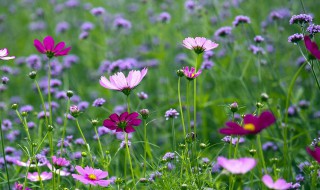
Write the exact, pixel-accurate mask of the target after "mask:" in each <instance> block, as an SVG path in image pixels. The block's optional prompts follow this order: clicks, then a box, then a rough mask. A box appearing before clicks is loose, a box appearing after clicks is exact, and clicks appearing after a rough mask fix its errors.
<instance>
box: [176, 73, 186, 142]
mask: <svg viewBox="0 0 320 190" xmlns="http://www.w3.org/2000/svg"><path fill="white" fill-rule="evenodd" d="M180 86H181V77H179V79H178V99H179V106H180V115H181V123H182V128H183V138H186V135H187V134H186V125H185V123H184V114H183V109H182V102H181V90H180Z"/></svg>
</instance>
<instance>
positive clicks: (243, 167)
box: [217, 156, 257, 174]
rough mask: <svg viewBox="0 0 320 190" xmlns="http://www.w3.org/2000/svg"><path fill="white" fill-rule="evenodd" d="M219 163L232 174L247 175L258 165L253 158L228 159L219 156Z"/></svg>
mask: <svg viewBox="0 0 320 190" xmlns="http://www.w3.org/2000/svg"><path fill="white" fill-rule="evenodd" d="M217 161H218V162H217V163H218V164H219V165H220V166H222V167H223V168H224V169H226V170H228V171H229V172H231V173H232V174H245V173H247V172H248V171H250V170H251V169H252V168H254V167H255V166H256V164H257V162H256V160H255V159H253V158H239V159H227V158H225V157H222V156H219V157H218V159H217Z"/></svg>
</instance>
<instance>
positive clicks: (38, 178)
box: [27, 172, 52, 181]
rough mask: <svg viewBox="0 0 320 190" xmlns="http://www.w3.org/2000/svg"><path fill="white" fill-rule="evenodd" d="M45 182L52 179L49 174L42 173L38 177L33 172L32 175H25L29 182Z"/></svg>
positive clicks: (36, 173)
mask: <svg viewBox="0 0 320 190" xmlns="http://www.w3.org/2000/svg"><path fill="white" fill-rule="evenodd" d="M40 178H41V181H45V180H49V179H51V178H52V173H51V172H42V173H41V174H40V176H39V174H38V172H34V173H28V175H27V179H29V180H30V181H40Z"/></svg>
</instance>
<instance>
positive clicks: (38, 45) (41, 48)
mask: <svg viewBox="0 0 320 190" xmlns="http://www.w3.org/2000/svg"><path fill="white" fill-rule="evenodd" d="M33 45H34V47H36V49H37V50H38V51H39V52H40V53H45V52H46V50H45V47H44V46H43V45H42V43H41V42H40V41H39V40H38V39H35V40H34V41H33Z"/></svg>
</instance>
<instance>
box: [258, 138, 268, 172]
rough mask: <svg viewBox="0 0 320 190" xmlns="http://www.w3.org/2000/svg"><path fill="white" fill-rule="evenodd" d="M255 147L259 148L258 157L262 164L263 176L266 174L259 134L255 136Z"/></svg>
mask: <svg viewBox="0 0 320 190" xmlns="http://www.w3.org/2000/svg"><path fill="white" fill-rule="evenodd" d="M257 145H258V148H259V157H260V161H261V163H262V167H263V170H264V173H265V174H268V171H267V167H266V163H265V161H264V156H263V152H262V145H261V138H260V134H257Z"/></svg>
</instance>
